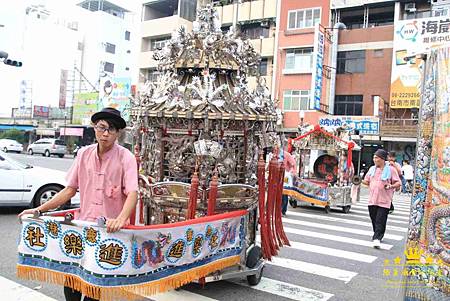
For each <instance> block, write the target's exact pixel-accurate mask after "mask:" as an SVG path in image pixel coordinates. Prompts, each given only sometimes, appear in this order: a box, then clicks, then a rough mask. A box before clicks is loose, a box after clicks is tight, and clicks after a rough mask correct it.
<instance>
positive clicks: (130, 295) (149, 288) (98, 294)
mask: <svg viewBox="0 0 450 301" xmlns="http://www.w3.org/2000/svg"><path fill="white" fill-rule="evenodd" d="M239 262H240V257H239V255H237V256H233V257H228V258H224V259H220V260H216V261H213V262H211V263H209V264H206V265H203V266H200V267H196V268H193V269H190V270H187V271H185V272H182V273H178V274H175V275H172V276H168V277H165V278H162V279H159V280H155V281H152V282H149V283H142V284H134V285H123V286H119V287H101V286H95V285H92V284H89V283H87V282H85V281H84V280H83V279H81V278H79V277H78V276H75V275H69V274H65V273H61V272H58V271H54V270H48V269H45V268H40V267H31V266H25V265H19V264H18V265H17V276H18V277H19V278H22V279H28V280H37V281H41V282H47V283H53V284H58V285H64V286H67V287H70V288H72V289H74V290H76V291H79V292H81V293H82V294H84V295H86V296H88V297H90V298H94V299H99V300H102V301H112V300H118V298H119V299H125V300H136V299H139V298H141V297H142V296H151V295H154V294H157V293H164V292H166V291H169V290H171V289H174V288H177V287H180V286H183V285H185V284H187V283H189V282H192V281H193V280H196V279H199V278H202V277H205V276H207V275H208V274H211V273H212V272H215V271H217V270H221V269H224V268H226V267H229V266H233V265H236V264H238V263H239Z"/></svg>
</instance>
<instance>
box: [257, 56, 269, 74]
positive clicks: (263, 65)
mask: <svg viewBox="0 0 450 301" xmlns="http://www.w3.org/2000/svg"><path fill="white" fill-rule="evenodd" d="M258 72H259V75H261V76H266V75H267V59H261V62H260V63H259V66H258Z"/></svg>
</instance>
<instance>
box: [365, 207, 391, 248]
mask: <svg viewBox="0 0 450 301" xmlns="http://www.w3.org/2000/svg"><path fill="white" fill-rule="evenodd" d="M388 214H389V208H383V207H379V206H369V215H370V219H371V220H372V228H373V236H372V240H374V239H379V240H382V239H383V236H384V232H385V231H386V223H387V217H388Z"/></svg>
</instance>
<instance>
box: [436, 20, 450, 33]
mask: <svg viewBox="0 0 450 301" xmlns="http://www.w3.org/2000/svg"><path fill="white" fill-rule="evenodd" d="M449 25H450V19H446V20H440V21H439V33H448V32H449V31H448V30H449Z"/></svg>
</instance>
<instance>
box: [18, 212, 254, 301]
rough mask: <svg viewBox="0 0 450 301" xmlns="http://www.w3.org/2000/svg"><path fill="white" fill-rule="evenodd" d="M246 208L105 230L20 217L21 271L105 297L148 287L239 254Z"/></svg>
mask: <svg viewBox="0 0 450 301" xmlns="http://www.w3.org/2000/svg"><path fill="white" fill-rule="evenodd" d="M245 214H246V211H245V210H244V211H235V212H230V213H225V214H220V215H215V216H208V217H203V218H199V219H195V220H190V221H185V222H180V223H174V224H164V225H153V226H146V227H132V226H130V228H128V229H124V230H121V231H119V232H117V233H107V232H106V229H105V228H99V227H97V226H96V225H95V224H92V223H88V222H81V221H74V223H75V224H76V225H68V224H63V223H60V222H59V221H60V220H58V218H56V217H42V218H41V219H24V221H23V228H22V231H21V236H20V242H19V247H18V252H19V262H18V265H17V269H18V275H19V276H20V277H23V278H26V279H34V280H40V281H45V282H51V283H57V284H61V285H66V286H69V287H72V288H74V289H76V290H79V291H81V292H83V293H84V294H85V295H87V296H89V297H92V298H96V299H99V298H100V297H101V299H102V300H113V299H114V300H115V299H117V296H122V297H125V298H132V297H133V295H134V294H135V295H146V296H147V295H152V294H155V293H158V292H164V291H167V290H169V289H172V288H175V287H179V286H181V285H184V284H186V283H189V282H191V281H193V280H195V279H198V278H200V277H204V276H206V275H208V274H209V273H211V272H214V271H216V270H220V269H223V268H225V267H227V266H232V265H235V264H237V263H239V261H240V255H241V252H242V250H243V242H244V238H245V234H246V227H245Z"/></svg>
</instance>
